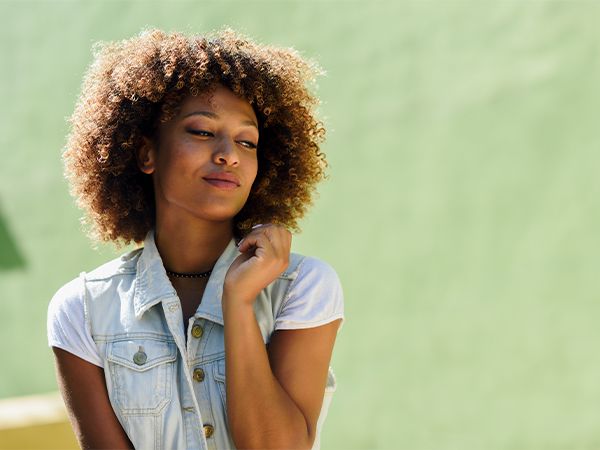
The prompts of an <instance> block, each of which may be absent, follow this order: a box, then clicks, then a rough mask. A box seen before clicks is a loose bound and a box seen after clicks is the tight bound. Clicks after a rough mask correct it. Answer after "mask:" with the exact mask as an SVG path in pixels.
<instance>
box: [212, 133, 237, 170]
mask: <svg viewBox="0 0 600 450" xmlns="http://www.w3.org/2000/svg"><path fill="white" fill-rule="evenodd" d="M213 161H214V162H215V163H216V164H225V165H227V166H237V165H238V164H239V163H240V157H239V155H238V151H237V149H236V146H235V142H233V141H232V140H230V139H226V138H223V139H221V140H220V142H219V145H217V147H216V148H215V151H214V153H213Z"/></svg>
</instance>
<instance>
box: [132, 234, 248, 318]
mask: <svg viewBox="0 0 600 450" xmlns="http://www.w3.org/2000/svg"><path fill="white" fill-rule="evenodd" d="M240 254H241V253H240V252H239V251H238V248H237V245H236V243H235V239H234V238H231V240H230V241H229V244H227V247H226V248H225V250H224V251H223V253H222V254H221V256H219V259H218V260H217V262H216V263H215V266H214V267H213V270H212V272H211V274H210V277H209V279H208V283H207V284H206V288H205V289H204V294H203V295H202V301H201V302H200V305H199V306H198V309H197V310H196V314H195V316H196V317H204V318H206V319H209V320H212V321H213V322H217V323H219V324H220V325H223V310H222V308H221V296H222V295H223V282H224V281H225V275H226V274H227V270H228V269H229V266H230V265H231V263H232V262H233V261H234V259H235V258H236V257H237V256H238V255H240ZM173 297H177V293H176V292H175V288H173V285H172V284H171V281H170V280H169V277H168V276H167V272H166V271H165V268H164V266H163V263H162V259H161V257H160V254H159V253H158V249H157V248H156V243H155V242H154V230H150V231H149V232H148V234H147V235H146V239H145V240H144V248H143V249H142V254H141V255H140V257H139V259H138V262H137V273H136V288H135V293H134V297H133V304H134V311H135V317H136V318H138V319H139V318H141V317H142V315H143V314H144V312H146V311H147V310H148V309H149V308H151V307H152V306H154V305H156V304H157V303H159V302H161V301H163V300H168V299H172V298H173Z"/></svg>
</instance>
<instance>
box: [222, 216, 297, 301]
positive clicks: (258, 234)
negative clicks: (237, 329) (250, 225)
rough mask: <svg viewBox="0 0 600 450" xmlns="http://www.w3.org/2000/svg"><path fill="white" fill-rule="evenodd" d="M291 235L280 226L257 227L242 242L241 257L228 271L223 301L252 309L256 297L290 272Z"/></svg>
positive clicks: (240, 247)
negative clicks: (250, 306)
mask: <svg viewBox="0 0 600 450" xmlns="http://www.w3.org/2000/svg"><path fill="white" fill-rule="evenodd" d="M291 246H292V233H290V232H289V231H288V230H287V229H286V228H284V227H283V226H281V225H275V224H265V225H255V227H254V229H253V230H252V231H251V232H250V233H249V234H248V235H247V236H246V237H244V239H242V240H241V242H240V244H239V246H238V249H239V251H240V252H241V253H242V254H241V255H239V256H238V257H237V258H236V259H235V260H234V261H233V263H232V264H231V266H230V267H229V270H228V271H227V274H226V275H225V282H224V284H223V297H224V298H231V299H235V302H242V303H244V304H247V305H252V303H253V302H254V300H255V299H256V296H257V295H258V294H259V292H260V291H262V290H263V289H264V288H265V287H267V286H268V285H269V284H270V283H271V282H272V281H273V280H275V279H276V278H277V277H278V276H279V275H280V274H281V273H283V271H284V270H285V269H287V267H288V264H289V259H290V251H291Z"/></svg>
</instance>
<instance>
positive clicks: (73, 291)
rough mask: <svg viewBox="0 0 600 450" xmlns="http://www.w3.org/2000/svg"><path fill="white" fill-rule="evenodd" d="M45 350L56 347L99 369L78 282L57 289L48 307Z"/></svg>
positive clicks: (97, 354)
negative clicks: (47, 347) (46, 347)
mask: <svg viewBox="0 0 600 450" xmlns="http://www.w3.org/2000/svg"><path fill="white" fill-rule="evenodd" d="M47 327H48V346H49V347H59V348H61V349H63V350H66V351H68V352H69V353H72V354H74V355H75V356H78V357H80V358H82V359H85V360H86V361H88V362H90V363H92V364H95V365H97V366H100V367H103V363H102V358H101V357H100V354H99V353H98V348H97V347H96V343H95V342H94V340H93V339H92V335H91V333H90V330H89V328H88V326H87V323H86V320H85V310H84V304H83V286H82V281H81V279H80V278H76V279H74V280H73V281H70V282H69V283H67V284H65V285H64V286H63V287H61V288H60V289H59V290H58V292H57V293H56V294H54V297H52V300H50V304H49V305H48V322H47Z"/></svg>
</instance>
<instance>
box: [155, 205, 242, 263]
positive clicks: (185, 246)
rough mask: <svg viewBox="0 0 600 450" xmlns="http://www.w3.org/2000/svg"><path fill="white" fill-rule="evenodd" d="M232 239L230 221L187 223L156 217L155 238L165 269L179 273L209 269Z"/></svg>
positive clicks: (179, 219)
mask: <svg viewBox="0 0 600 450" xmlns="http://www.w3.org/2000/svg"><path fill="white" fill-rule="evenodd" d="M175 222H176V223H175ZM232 237H233V229H232V224H231V221H228V222H208V221H202V222H200V221H193V222H188V223H186V221H185V220H181V217H179V218H178V219H177V220H176V221H175V220H169V219H168V218H165V217H164V216H163V218H162V220H159V219H158V218H157V221H156V228H155V236H154V238H155V242H156V248H157V249H158V252H159V253H160V256H161V258H162V261H163V264H164V266H165V267H166V268H167V269H168V270H171V271H173V272H179V273H199V272H205V271H207V270H211V269H212V268H213V266H214V265H215V263H216V262H217V259H219V256H221V254H222V253H223V251H224V250H225V248H226V247H227V245H228V244H229V242H230V241H231V238H232Z"/></svg>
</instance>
